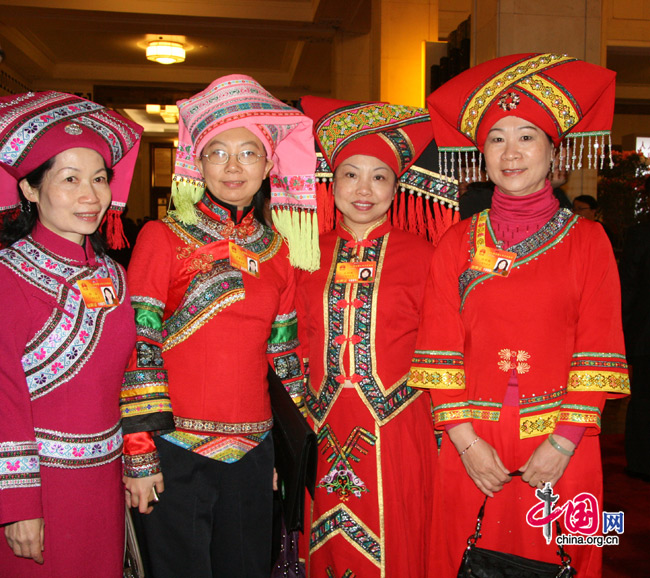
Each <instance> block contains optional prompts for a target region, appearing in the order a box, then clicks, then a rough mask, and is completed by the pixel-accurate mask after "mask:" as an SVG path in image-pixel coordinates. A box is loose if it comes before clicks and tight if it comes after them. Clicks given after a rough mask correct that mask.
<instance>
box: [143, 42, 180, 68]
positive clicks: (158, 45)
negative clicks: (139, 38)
mask: <svg viewBox="0 0 650 578" xmlns="http://www.w3.org/2000/svg"><path fill="white" fill-rule="evenodd" d="M147 59H148V60H153V61H154V62H158V63H159V64H176V63H177V62H183V61H184V60H185V47H184V46H183V45H182V44H181V43H180V42H171V41H170V40H153V41H151V42H149V44H148V45H147Z"/></svg>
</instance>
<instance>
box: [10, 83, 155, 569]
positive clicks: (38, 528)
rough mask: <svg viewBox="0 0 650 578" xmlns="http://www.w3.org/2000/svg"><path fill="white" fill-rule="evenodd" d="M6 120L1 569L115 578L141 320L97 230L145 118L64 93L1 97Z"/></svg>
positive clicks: (131, 160) (125, 184) (113, 211)
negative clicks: (131, 360) (127, 398)
mask: <svg viewBox="0 0 650 578" xmlns="http://www.w3.org/2000/svg"><path fill="white" fill-rule="evenodd" d="M0 127H2V129H1V130H0V199H1V202H0V206H1V207H2V208H3V211H4V212H6V213H9V210H10V209H11V208H15V209H18V211H19V212H18V214H17V215H16V214H15V211H13V212H14V214H13V215H11V214H9V215H4V216H3V218H4V220H3V221H2V227H1V231H0V233H1V236H2V243H3V245H4V246H5V247H6V248H5V249H3V250H2V251H0V303H2V308H3V309H2V322H3V329H2V331H0V359H2V362H1V363H0V524H1V525H2V526H3V530H4V531H3V534H4V539H2V540H0V574H1V575H2V576H7V577H11V578H25V577H35V578H36V577H42V578H52V577H59V576H61V577H62V576H65V577H70V578H87V577H89V576H93V577H98V578H118V577H121V576H122V560H123V555H124V554H123V553H124V503H123V492H124V489H123V486H122V482H121V477H122V462H121V459H120V458H121V455H122V432H121V428H120V412H119V395H120V386H121V383H122V378H123V374H124V368H125V366H126V363H127V360H128V357H129V355H130V352H131V349H132V348H133V344H134V341H135V327H134V324H133V309H132V308H131V305H130V301H129V294H128V291H127V288H126V279H125V274H124V271H123V270H122V268H121V267H120V266H119V265H117V264H116V263H115V262H114V261H112V260H111V259H110V258H109V257H108V256H107V255H106V254H105V251H104V249H105V244H104V242H103V241H102V237H101V236H100V234H99V233H98V228H99V226H100V223H102V221H103V220H104V218H107V219H108V220H109V221H110V222H112V223H113V226H114V224H115V223H116V222H119V220H118V218H117V217H118V211H119V210H121V209H123V208H124V204H125V203H126V199H127V196H128V193H129V185H130V182H131V176H132V174H133V167H134V164H135V159H136V157H137V152H138V146H139V143H140V140H139V138H140V134H141V132H142V128H141V127H139V126H138V125H136V124H135V123H132V122H130V121H128V120H126V119H124V118H122V117H121V116H120V115H118V114H116V113H114V112H112V111H109V110H107V109H105V108H104V107H103V106H101V105H99V104H96V103H94V102H90V101H87V100H84V99H82V98H79V97H77V96H73V95H70V94H62V93H59V92H41V93H29V94H22V95H13V96H9V97H4V98H0ZM109 225H110V223H109ZM109 228H110V227H109ZM112 230H113V231H114V229H112ZM109 241H111V242H112V244H113V245H118V244H119V243H117V242H116V241H117V240H116V239H115V238H113V239H109ZM105 291H107V292H109V293H110V294H111V296H112V299H111V300H110V302H108V301H107V300H106V299H105V294H104V292H105Z"/></svg>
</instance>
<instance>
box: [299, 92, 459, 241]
mask: <svg viewBox="0 0 650 578" xmlns="http://www.w3.org/2000/svg"><path fill="white" fill-rule="evenodd" d="M300 106H301V108H302V109H303V110H304V112H305V114H307V115H308V116H309V117H311V118H312V119H313V120H314V136H315V137H316V142H317V143H318V146H319V148H320V151H321V153H320V154H319V165H318V168H317V171H316V176H317V177H318V178H319V179H320V180H321V181H322V182H321V183H319V186H318V193H319V195H318V196H319V213H320V221H319V222H320V223H321V231H326V230H330V229H331V228H332V227H333V225H334V209H333V197H332V195H331V193H330V192H329V191H328V190H327V188H328V187H327V185H325V183H326V182H327V181H331V179H332V177H333V173H334V171H335V170H336V168H337V167H338V166H339V165H340V164H341V163H342V162H343V161H344V160H345V159H347V158H349V157H351V156H354V155H359V154H360V155H367V156H374V157H376V158H378V159H379V160H381V161H382V162H384V163H385V164H387V165H388V166H389V167H390V168H391V169H392V170H393V172H394V173H395V174H396V175H397V177H398V179H399V188H400V192H401V194H400V195H396V196H395V201H394V205H393V210H392V216H393V224H394V225H395V226H398V227H400V228H402V229H406V230H409V231H410V232H413V233H417V234H420V235H421V236H424V237H428V238H429V239H430V240H432V241H433V240H437V239H438V238H439V236H440V235H441V234H442V232H443V231H444V229H446V227H447V226H449V225H450V224H451V222H452V221H453V220H454V218H455V214H454V213H455V209H457V207H458V200H457V198H458V186H457V183H456V182H455V181H453V180H452V179H445V178H443V177H442V176H441V175H440V174H439V169H438V158H437V157H438V154H437V149H436V143H435V141H434V140H433V130H432V126H431V122H430V119H429V114H428V113H427V111H426V110H425V109H422V108H414V107H410V106H399V105H391V104H386V103H380V102H352V101H343V100H335V99H331V98H320V97H316V96H304V97H303V98H302V99H301V100H300ZM400 197H401V198H400ZM434 213H435V218H434Z"/></svg>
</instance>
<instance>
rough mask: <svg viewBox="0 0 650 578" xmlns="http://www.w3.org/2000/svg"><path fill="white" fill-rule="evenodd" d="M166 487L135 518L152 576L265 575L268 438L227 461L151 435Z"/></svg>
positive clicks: (269, 507)
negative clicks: (148, 509) (147, 510)
mask: <svg viewBox="0 0 650 578" xmlns="http://www.w3.org/2000/svg"><path fill="white" fill-rule="evenodd" d="M156 447H157V448H158V452H159V454H160V462H161V467H162V472H163V476H164V481H165V491H164V493H163V494H161V496H160V502H158V503H157V504H156V505H155V506H154V509H153V512H152V513H151V514H149V515H141V514H138V513H136V512H135V511H134V518H137V519H135V520H134V524H135V526H136V531H137V532H138V539H139V542H140V545H141V549H142V550H143V557H144V562H145V571H146V572H147V577H151V578H268V576H269V568H270V567H271V533H272V510H273V438H272V436H271V434H270V433H269V434H268V435H267V437H266V439H265V440H264V441H263V442H262V443H261V444H260V445H259V446H257V447H256V448H255V449H253V450H251V451H250V452H248V453H247V454H246V455H245V456H244V457H243V458H242V459H241V460H239V461H238V462H235V463H232V464H226V463H223V462H218V461H216V460H211V459H209V458H206V457H203V456H201V455H198V454H195V453H193V452H190V451H188V450H185V449H183V448H180V447H178V446H176V445H174V444H172V443H170V442H168V441H166V440H164V439H161V438H156Z"/></svg>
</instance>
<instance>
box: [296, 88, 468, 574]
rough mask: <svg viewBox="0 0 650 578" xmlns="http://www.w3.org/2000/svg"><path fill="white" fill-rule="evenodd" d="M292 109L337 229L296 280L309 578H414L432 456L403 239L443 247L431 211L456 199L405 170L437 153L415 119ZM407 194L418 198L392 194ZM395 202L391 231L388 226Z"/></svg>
mask: <svg viewBox="0 0 650 578" xmlns="http://www.w3.org/2000/svg"><path fill="white" fill-rule="evenodd" d="M301 104H302V106H303V109H304V110H305V112H306V113H307V114H308V115H309V116H311V117H312V118H313V119H314V128H315V135H316V139H317V141H318V144H319V146H320V149H321V151H322V153H323V161H322V163H321V170H323V169H324V165H328V168H329V169H331V170H332V171H333V184H332V191H331V194H333V201H334V203H335V204H336V209H337V210H338V213H339V215H340V218H339V220H338V222H337V223H336V226H335V228H334V230H332V231H330V232H328V233H326V234H323V235H322V236H321V239H320V249H321V268H320V270H319V271H316V272H314V273H312V274H307V273H303V272H300V273H299V275H298V279H297V284H298V291H297V295H298V298H297V309H298V328H299V335H300V341H301V345H302V347H303V350H304V355H305V358H306V359H305V362H306V365H308V368H309V375H308V380H307V386H306V396H305V400H306V406H307V409H308V412H309V416H310V419H311V420H312V423H313V424H314V429H315V431H316V432H317V435H318V440H319V447H320V450H321V452H320V457H319V460H318V467H317V469H318V471H317V486H316V491H315V496H314V501H313V504H312V508H311V511H310V514H311V515H310V519H309V520H308V521H307V523H306V524H305V527H306V528H307V529H308V531H307V532H306V535H307V538H309V545H308V547H307V548H306V549H305V555H306V556H307V557H308V570H309V575H310V576H312V577H314V578H316V577H320V576H337V577H340V576H358V577H363V578H372V577H393V576H395V577H396V576H399V577H400V578H408V577H411V578H422V577H423V576H425V575H426V562H427V553H428V536H429V533H430V527H431V511H432V494H431V487H432V483H433V470H434V464H435V461H436V455H437V447H436V441H435V437H434V431H433V423H432V420H431V407H430V402H429V399H428V398H427V396H424V395H422V393H421V392H419V391H417V390H414V389H412V388H410V387H408V386H407V385H406V378H407V374H408V369H409V365H410V360H411V357H412V355H413V349H414V347H415V338H416V334H417V327H418V323H419V321H420V314H421V306H422V299H423V295H424V285H425V280H426V277H427V273H428V271H429V266H430V263H431V256H432V253H433V245H432V244H431V243H428V242H427V241H426V240H425V239H422V238H420V237H417V236H415V235H413V234H410V233H407V232H405V231H404V230H402V228H401V227H402V226H405V225H407V223H409V222H410V223H411V224H412V225H414V229H416V230H417V229H419V230H420V231H421V232H423V233H425V234H426V232H430V233H433V235H432V236H433V237H435V235H436V234H440V233H441V232H442V230H444V228H445V226H446V224H447V223H451V220H452V219H453V216H454V211H453V209H452V208H450V207H447V206H445V207H441V206H440V204H436V206H435V208H433V210H432V206H433V205H432V202H431V197H435V198H437V199H438V200H444V201H450V202H449V203H446V204H450V205H453V204H454V201H453V199H452V197H453V192H454V191H455V188H456V185H455V183H454V182H452V181H449V182H447V181H444V180H443V179H442V178H441V177H440V175H438V174H436V173H435V172H434V171H426V170H424V169H422V167H417V166H415V165H419V164H420V163H419V162H418V161H416V159H417V158H418V157H419V156H420V153H422V152H423V151H424V150H425V148H426V147H427V146H428V145H430V144H431V148H432V149H435V144H432V131H431V125H430V122H429V116H428V114H427V112H426V110H422V109H417V108H411V107H405V106H392V105H387V104H380V103H352V102H342V101H336V100H331V99H323V98H316V97H305V98H303V99H302V101H301ZM428 152H435V150H433V151H432V150H429V151H428ZM433 156H434V158H435V161H436V162H437V154H435V155H433ZM414 163H415V165H414ZM429 168H431V167H429ZM323 172H325V171H323ZM320 174H321V175H322V174H323V173H320ZM415 183H417V184H419V185H420V188H419V189H415V191H416V192H414V188H410V189H409V193H407V194H406V195H403V191H402V192H400V191H399V189H400V188H401V187H404V188H407V187H411V186H412V185H414V184H415ZM417 193H420V194H419V196H418V194H417ZM405 196H406V197H408V200H407V199H406V198H405ZM330 200H331V195H330V194H329V193H327V197H326V198H325V199H324V201H325V202H324V203H322V205H326V204H327V202H328V201H330ZM396 202H397V203H399V206H398V208H397V210H394V211H393V213H394V214H393V217H394V221H398V222H399V223H400V225H401V226H394V225H393V224H392V223H391V220H390V218H389V214H388V213H389V210H390V209H391V208H394V207H395V204H396ZM319 210H320V209H319ZM322 212H323V213H325V214H327V211H322ZM434 212H435V214H436V215H437V216H438V217H439V218H438V220H437V221H436V220H434V217H433V214H434ZM329 213H330V214H333V211H330V212H329ZM427 215H428V218H425V217H426V216H427ZM444 217H446V218H447V221H445V219H444ZM425 221H426V222H425ZM418 222H419V224H420V227H418V226H417V225H418ZM427 224H428V225H429V226H430V227H429V228H427V226H426V225H427Z"/></svg>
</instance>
